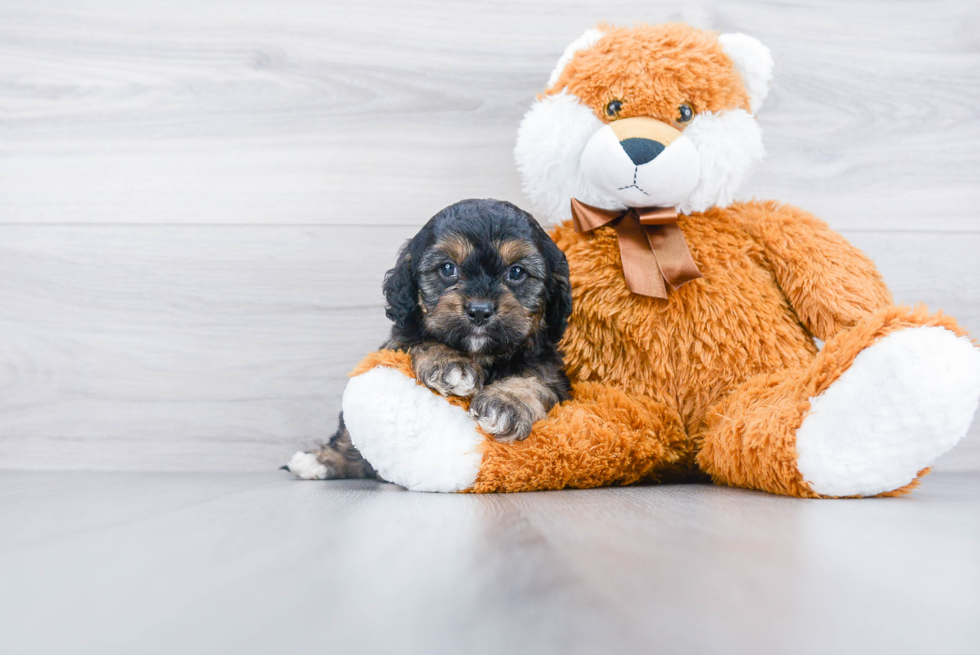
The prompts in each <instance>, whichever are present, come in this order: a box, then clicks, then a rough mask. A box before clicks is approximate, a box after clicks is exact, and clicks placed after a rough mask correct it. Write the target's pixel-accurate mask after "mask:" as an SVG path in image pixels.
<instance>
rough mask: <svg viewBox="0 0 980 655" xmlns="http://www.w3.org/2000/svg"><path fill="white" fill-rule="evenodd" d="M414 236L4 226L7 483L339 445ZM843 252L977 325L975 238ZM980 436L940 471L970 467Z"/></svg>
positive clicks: (245, 464)
mask: <svg viewBox="0 0 980 655" xmlns="http://www.w3.org/2000/svg"><path fill="white" fill-rule="evenodd" d="M411 233H412V229H410V228H405V227H357V226H112V225H106V226H0V307H2V308H3V311H2V313H0V362H3V366H0V435H2V436H3V438H2V439H0V468H4V467H7V468H59V469H65V468H77V467H81V468H94V469H139V470H213V469H214V470H255V469H259V470H261V469H269V468H272V467H274V466H278V465H279V463H281V462H282V461H283V459H284V458H285V457H287V456H288V455H289V454H291V452H292V451H293V450H294V449H295V448H297V447H299V446H303V445H309V444H311V443H313V442H314V441H315V440H317V439H325V438H326V437H328V436H329V435H330V434H331V432H332V431H333V429H334V427H335V423H334V421H335V417H336V413H337V412H338V411H339V407H340V394H341V392H342V390H343V387H344V385H345V384H346V379H347V378H346V374H347V372H348V371H349V370H350V369H351V368H352V367H353V366H354V364H355V363H357V361H359V360H360V358H361V357H362V356H363V355H364V354H366V353H367V352H369V351H370V350H373V349H374V348H376V347H377V346H378V345H379V344H380V343H381V342H382V341H383V339H384V337H385V336H386V334H387V330H388V327H389V323H388V322H387V320H386V319H385V317H384V311H383V307H382V297H381V293H380V280H381V278H382V277H383V273H384V271H385V269H387V268H388V267H389V266H390V265H391V263H393V262H394V257H395V252H396V251H397V249H398V247H399V245H400V244H401V243H402V241H403V240H404V239H405V238H406V237H408V236H410V234H411ZM847 236H848V237H849V238H850V239H851V240H852V241H853V242H854V243H855V244H856V245H858V246H859V247H861V248H863V249H865V250H866V251H867V252H868V253H869V254H870V255H871V256H872V257H873V258H874V259H875V260H876V262H877V263H878V265H879V267H880V268H881V270H882V271H883V273H884V275H885V277H886V280H887V281H888V282H889V283H890V284H891V286H892V288H893V290H894V292H895V296H896V300H897V301H898V302H905V303H914V302H925V303H927V304H928V305H930V307H932V308H933V309H936V310H938V309H943V310H945V311H947V312H949V313H951V314H953V315H954V316H957V317H959V319H960V320H961V321H962V322H963V323H964V325H966V326H968V327H971V326H972V327H974V328H976V327H977V326H980V306H978V305H977V303H976V295H977V286H976V285H977V280H978V276H977V260H976V259H975V258H974V257H973V256H972V255H973V253H975V252H977V251H980V234H977V233H972V232H969V233H964V234H956V233H933V232H926V233H916V232H877V231H867V232H854V233H847ZM923 270H925V271H928V274H927V275H922V274H920V271H923ZM978 437H980V434H978V430H977V428H976V426H975V427H974V430H973V433H972V434H971V437H970V439H969V440H968V442H967V443H966V444H964V445H962V446H960V447H959V448H958V449H957V450H955V451H953V453H951V454H950V456H949V459H948V460H947V461H946V462H944V464H943V465H942V466H944V467H946V468H951V469H963V468H969V467H977V468H980V448H978V447H977V446H978V445H980V443H978V442H980V438H978ZM941 468H942V467H941Z"/></svg>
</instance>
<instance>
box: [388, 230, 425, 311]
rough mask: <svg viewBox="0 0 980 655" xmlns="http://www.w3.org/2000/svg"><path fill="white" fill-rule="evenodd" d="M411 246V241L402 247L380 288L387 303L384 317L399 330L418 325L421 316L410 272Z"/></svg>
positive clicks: (416, 290)
mask: <svg viewBox="0 0 980 655" xmlns="http://www.w3.org/2000/svg"><path fill="white" fill-rule="evenodd" d="M411 246H412V242H411V241H409V242H408V243H406V244H405V245H404V246H402V249H401V250H400V251H399V252H398V261H397V262H396V263H395V267H394V268H393V269H391V270H390V271H388V272H387V273H385V281H384V285H383V286H382V287H381V288H382V290H383V291H384V294H385V300H386V301H387V303H388V306H387V307H386V308H385V316H387V317H388V318H389V319H390V320H391V321H392V322H394V324H395V325H396V326H397V327H399V328H406V327H409V326H411V325H416V324H418V322H419V321H420V320H421V314H422V312H421V310H420V309H419V287H418V284H417V283H416V281H415V274H414V273H413V272H412V247H411Z"/></svg>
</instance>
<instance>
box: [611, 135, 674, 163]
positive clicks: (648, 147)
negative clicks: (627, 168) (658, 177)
mask: <svg viewBox="0 0 980 655" xmlns="http://www.w3.org/2000/svg"><path fill="white" fill-rule="evenodd" d="M619 145H621V146H622V147H623V150H625V151H626V154H627V155H629V158H630V160H631V161H632V162H633V164H634V165H636V166H642V165H643V164H645V163H647V162H650V161H653V160H654V159H656V158H657V155H659V154H660V153H662V152H663V151H664V144H662V143H658V142H657V141H654V140H653V139H643V138H640V137H633V138H630V139H623V140H622V141H620V142H619Z"/></svg>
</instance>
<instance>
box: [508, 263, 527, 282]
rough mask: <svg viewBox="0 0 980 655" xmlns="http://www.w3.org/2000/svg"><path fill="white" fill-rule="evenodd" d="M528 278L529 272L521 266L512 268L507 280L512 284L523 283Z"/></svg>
mask: <svg viewBox="0 0 980 655" xmlns="http://www.w3.org/2000/svg"><path fill="white" fill-rule="evenodd" d="M526 277H527V271H525V270H524V269H523V268H522V267H521V266H511V267H510V270H509V271H507V279H508V280H510V281H511V282H523V281H524V278H526Z"/></svg>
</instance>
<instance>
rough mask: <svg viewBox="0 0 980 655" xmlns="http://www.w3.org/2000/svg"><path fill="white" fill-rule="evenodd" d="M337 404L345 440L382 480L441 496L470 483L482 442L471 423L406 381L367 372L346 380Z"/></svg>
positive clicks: (382, 371) (388, 372)
mask: <svg viewBox="0 0 980 655" xmlns="http://www.w3.org/2000/svg"><path fill="white" fill-rule="evenodd" d="M343 406H344V423H345V424H346V426H347V430H348V431H349V432H350V437H351V442H352V443H353V444H354V446H355V447H356V448H357V449H358V450H359V451H360V453H361V455H363V456H364V458H365V459H366V460H367V461H368V462H370V463H371V465H372V466H374V468H375V470H376V471H377V472H378V474H379V475H380V476H381V477H382V478H384V479H385V480H388V481H389V482H394V483H396V484H400V485H402V486H403V487H406V488H408V489H412V490H414V491H445V492H449V491H462V490H464V489H467V488H469V487H471V486H473V483H474V482H475V481H476V476H477V473H478V472H479V469H480V462H481V460H482V455H481V454H480V451H479V450H478V448H477V447H478V445H479V444H480V443H482V442H483V440H484V438H485V437H484V436H483V435H482V434H481V433H480V432H479V430H478V429H477V425H476V422H475V421H474V420H473V419H472V418H470V416H469V415H468V414H467V413H466V411H465V410H464V409H462V408H461V407H457V406H455V405H452V404H450V403H449V402H447V401H446V400H445V399H444V398H441V397H439V396H436V395H435V394H433V393H432V392H431V391H429V390H428V389H426V388H425V387H423V386H420V385H419V384H417V383H416V382H415V380H414V379H412V378H411V377H408V376H406V375H404V374H402V373H400V372H399V371H396V370H394V369H391V368H386V367H383V366H379V367H377V368H373V369H371V370H369V371H368V372H366V373H362V374H361V375H358V376H356V377H353V378H351V380H350V382H348V384H347V389H346V390H345V391H344V401H343Z"/></svg>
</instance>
